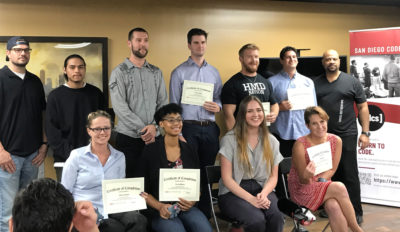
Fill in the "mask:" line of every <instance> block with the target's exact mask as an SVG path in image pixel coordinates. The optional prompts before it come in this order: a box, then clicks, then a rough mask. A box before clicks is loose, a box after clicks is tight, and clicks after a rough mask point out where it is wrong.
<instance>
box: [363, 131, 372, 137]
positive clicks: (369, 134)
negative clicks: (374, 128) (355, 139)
mask: <svg viewBox="0 0 400 232" xmlns="http://www.w3.org/2000/svg"><path fill="white" fill-rule="evenodd" d="M361 134H363V135H366V136H367V137H369V136H371V132H369V131H363V132H361Z"/></svg>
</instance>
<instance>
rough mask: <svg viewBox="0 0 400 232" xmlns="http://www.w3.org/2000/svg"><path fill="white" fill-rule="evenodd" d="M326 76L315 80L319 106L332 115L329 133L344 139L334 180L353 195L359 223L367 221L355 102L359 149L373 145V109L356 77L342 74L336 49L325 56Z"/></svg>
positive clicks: (323, 75)
mask: <svg viewBox="0 0 400 232" xmlns="http://www.w3.org/2000/svg"><path fill="white" fill-rule="evenodd" d="M322 65H323V66H324V69H325V74H322V75H321V76H319V77H318V78H317V79H315V80H314V84H315V91H316V95H317V102H318V105H319V106H321V107H322V108H324V110H325V111H326V112H327V113H328V115H329V121H328V132H329V133H332V134H336V135H338V136H340V138H341V139H342V142H343V149H342V158H341V159H340V163H339V166H338V168H337V170H336V173H335V175H334V176H333V177H332V180H334V181H341V182H342V183H343V184H344V185H345V186H346V188H347V191H348V192H349V196H350V200H351V202H352V204H353V207H354V210H355V212H356V218H357V222H358V224H360V223H362V221H363V218H362V216H363V210H362V207H361V195H360V180H359V178H358V164H357V133H358V132H357V124H356V113H355V111H354V107H353V105H354V103H356V105H357V109H358V117H359V120H360V122H361V127H362V132H361V135H360V137H359V138H358V146H360V147H361V149H364V148H366V147H367V146H368V144H369V135H370V132H369V110H368V104H367V102H366V98H365V94H364V91H363V88H362V86H361V83H360V82H359V81H358V80H357V79H356V78H355V77H353V76H351V75H348V74H347V73H343V72H341V71H339V67H340V59H339V54H338V53H337V52H336V51H335V50H327V51H326V52H325V53H324V54H323V58H322Z"/></svg>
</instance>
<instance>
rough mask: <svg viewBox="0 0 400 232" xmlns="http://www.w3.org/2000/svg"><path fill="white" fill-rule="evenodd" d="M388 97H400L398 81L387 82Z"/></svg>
mask: <svg viewBox="0 0 400 232" xmlns="http://www.w3.org/2000/svg"><path fill="white" fill-rule="evenodd" d="M388 88H389V97H400V83H389V84H388Z"/></svg>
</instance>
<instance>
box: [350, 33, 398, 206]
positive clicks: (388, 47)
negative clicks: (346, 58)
mask: <svg viewBox="0 0 400 232" xmlns="http://www.w3.org/2000/svg"><path fill="white" fill-rule="evenodd" d="M350 55H351V56H350V74H351V75H352V76H354V77H356V78H358V79H359V80H360V82H361V84H362V85H363V86H364V91H365V94H366V96H367V99H368V107H369V111H370V115H369V119H370V131H371V136H370V145H369V147H367V148H366V149H361V148H358V150H357V153H358V154H357V159H358V171H359V176H360V182H361V199H362V201H363V202H367V203H375V204H383V205H389V206H397V207H400V198H399V196H400V151H399V149H398V146H397V145H398V143H399V138H398V137H399V136H398V133H399V131H400V28H382V29H370V30H360V31H350ZM359 132H360V133H361V127H360V126H359Z"/></svg>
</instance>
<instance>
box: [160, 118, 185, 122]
mask: <svg viewBox="0 0 400 232" xmlns="http://www.w3.org/2000/svg"><path fill="white" fill-rule="evenodd" d="M163 120H164V121H167V122H169V123H175V122H177V123H180V122H182V118H163Z"/></svg>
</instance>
